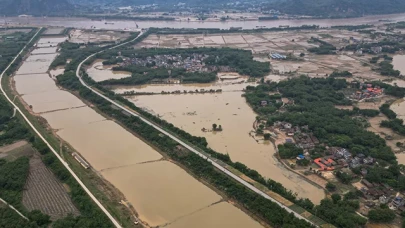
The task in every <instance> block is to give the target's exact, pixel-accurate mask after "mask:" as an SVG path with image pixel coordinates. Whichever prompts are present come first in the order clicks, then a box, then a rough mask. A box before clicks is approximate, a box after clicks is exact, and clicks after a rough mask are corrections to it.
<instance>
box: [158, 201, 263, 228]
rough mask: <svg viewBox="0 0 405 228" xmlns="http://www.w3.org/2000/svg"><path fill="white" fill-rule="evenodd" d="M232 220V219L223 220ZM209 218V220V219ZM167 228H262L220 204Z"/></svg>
mask: <svg viewBox="0 0 405 228" xmlns="http://www.w3.org/2000/svg"><path fill="white" fill-rule="evenodd" d="M218 215H222V216H224V218H232V219H223V217H222V216H218ZM207 218H209V219H207ZM162 227H167V228H189V227H193V228H207V227H249V228H258V227H262V226H261V225H260V224H259V223H257V222H256V221H254V220H252V219H251V218H249V217H247V216H244V213H243V212H242V211H241V210H239V209H238V208H235V207H234V206H232V205H230V204H228V203H224V202H221V203H218V204H214V205H212V206H210V207H207V208H204V209H202V210H200V211H197V212H195V213H193V214H192V215H190V216H187V217H185V218H180V219H178V220H176V221H174V222H172V223H170V224H168V225H167V226H162Z"/></svg>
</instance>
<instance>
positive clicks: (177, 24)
mask: <svg viewBox="0 0 405 228" xmlns="http://www.w3.org/2000/svg"><path fill="white" fill-rule="evenodd" d="M386 19H389V20H392V21H393V22H394V21H404V20H405V14H391V15H374V16H366V17H360V18H350V19H300V20H285V19H282V20H272V21H226V22H215V21H202V22H187V21H136V23H134V21H120V20H108V22H110V23H107V24H106V23H105V21H92V20H91V19H87V18H78V17H69V18H65V17H47V18H43V17H28V18H20V17H6V18H4V20H5V21H7V23H8V24H10V25H19V26H22V25H27V26H33V25H35V26H61V27H72V28H88V29H90V28H92V27H96V28H98V29H115V30H117V29H119V30H122V29H131V30H134V29H136V28H137V25H138V26H139V28H151V27H155V28H220V29H229V28H231V27H242V28H243V29H254V28H256V26H266V27H267V28H271V27H279V26H280V25H284V26H285V25H288V26H302V25H319V26H321V27H330V26H337V25H362V24H382V23H386V22H381V21H379V20H386Z"/></svg>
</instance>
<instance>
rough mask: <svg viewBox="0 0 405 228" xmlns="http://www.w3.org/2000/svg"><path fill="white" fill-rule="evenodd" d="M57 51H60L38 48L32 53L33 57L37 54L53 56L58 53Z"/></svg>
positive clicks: (54, 48)
mask: <svg viewBox="0 0 405 228" xmlns="http://www.w3.org/2000/svg"><path fill="white" fill-rule="evenodd" d="M57 49H58V47H47V48H36V49H34V50H33V51H32V52H31V53H32V54H33V55H36V54H53V53H56V50H57Z"/></svg>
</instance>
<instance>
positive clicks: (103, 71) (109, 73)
mask: <svg viewBox="0 0 405 228" xmlns="http://www.w3.org/2000/svg"><path fill="white" fill-rule="evenodd" d="M103 61H104V60H97V61H95V62H94V63H93V64H92V65H91V66H90V67H89V68H88V69H87V73H88V74H89V76H90V77H91V78H92V79H93V80H94V81H96V82H100V81H104V80H108V79H120V78H127V77H131V72H125V71H113V70H112V69H111V68H112V67H113V66H104V65H103Z"/></svg>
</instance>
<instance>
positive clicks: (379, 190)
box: [360, 179, 405, 213]
mask: <svg viewBox="0 0 405 228" xmlns="http://www.w3.org/2000/svg"><path fill="white" fill-rule="evenodd" d="M361 183H362V184H363V186H364V187H361V188H360V191H361V192H362V193H363V197H364V199H365V200H366V203H365V206H366V207H368V208H372V207H375V206H376V205H381V204H388V206H389V208H390V209H392V210H397V211H398V212H399V213H401V212H404V211H405V199H404V198H403V197H402V196H401V195H400V194H399V193H397V192H396V191H395V190H394V189H393V188H392V187H390V186H389V185H387V184H378V183H371V182H369V181H367V180H366V179H362V180H361Z"/></svg>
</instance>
